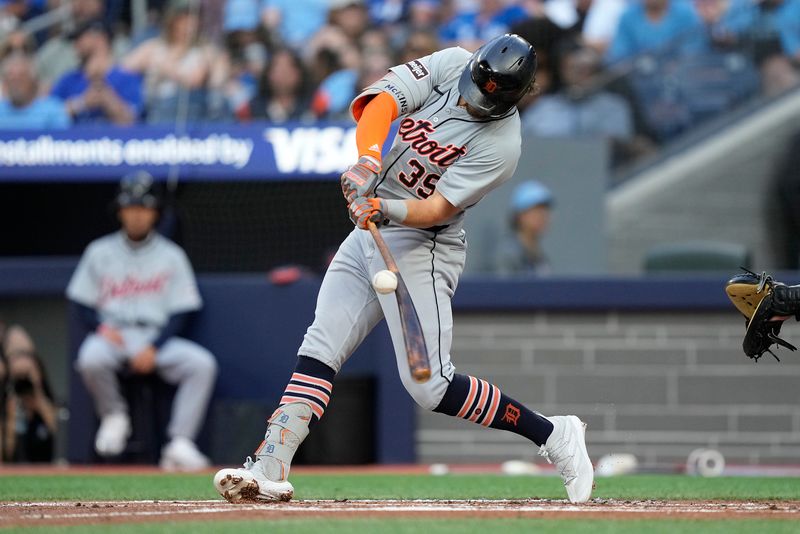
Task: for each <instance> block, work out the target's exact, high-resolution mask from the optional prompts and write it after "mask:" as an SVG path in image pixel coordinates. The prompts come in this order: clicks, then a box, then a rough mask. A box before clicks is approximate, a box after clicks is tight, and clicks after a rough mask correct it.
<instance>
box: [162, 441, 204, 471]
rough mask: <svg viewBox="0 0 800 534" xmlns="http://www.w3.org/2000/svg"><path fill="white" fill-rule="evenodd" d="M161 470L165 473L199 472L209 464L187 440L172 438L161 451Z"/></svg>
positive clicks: (195, 446)
mask: <svg viewBox="0 0 800 534" xmlns="http://www.w3.org/2000/svg"><path fill="white" fill-rule="evenodd" d="M160 465H161V469H164V470H166V471H201V470H203V469H206V468H207V467H208V466H209V465H211V462H210V461H209V460H208V458H207V457H206V456H205V455H204V454H203V453H202V452H200V451H199V450H198V449H197V445H195V444H194V442H193V441H192V440H190V439H188V438H180V437H178V438H173V439H172V441H170V442H169V443H167V444H166V445H165V446H164V448H163V449H162V450H161V462H160Z"/></svg>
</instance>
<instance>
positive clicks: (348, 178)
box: [339, 156, 381, 204]
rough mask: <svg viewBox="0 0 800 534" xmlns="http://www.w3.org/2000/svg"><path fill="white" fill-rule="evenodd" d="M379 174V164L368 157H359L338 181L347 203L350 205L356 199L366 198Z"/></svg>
mask: <svg viewBox="0 0 800 534" xmlns="http://www.w3.org/2000/svg"><path fill="white" fill-rule="evenodd" d="M380 172H381V164H380V162H379V161H378V160H376V159H375V158H373V157H370V156H361V157H360V158H358V161H357V162H356V164H355V165H351V166H350V167H348V169H347V170H346V171H344V173H342V177H341V178H340V180H339V181H340V182H341V184H342V194H343V195H344V198H345V199H346V200H347V203H348V204H350V203H351V202H353V200H355V198H356V197H365V196H367V193H368V192H369V191H370V189H371V188H372V184H373V183H374V182H375V179H376V178H377V177H378V174H380Z"/></svg>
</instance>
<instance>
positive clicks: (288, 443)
mask: <svg viewBox="0 0 800 534" xmlns="http://www.w3.org/2000/svg"><path fill="white" fill-rule="evenodd" d="M311 414H312V411H311V407H310V406H309V405H308V404H306V403H305V402H292V403H289V404H284V405H283V406H281V407H280V408H278V409H277V410H275V412H274V413H273V414H272V417H270V418H269V421H268V422H269V426H268V427H267V432H266V434H265V435H264V441H263V442H262V443H261V446H260V447H259V448H258V450H256V457H257V458H258V459H259V460H261V464H262V466H263V470H264V474H266V475H267V478H269V479H270V480H274V481H283V480H286V479H287V478H288V476H289V469H290V468H291V466H292V458H294V453H295V452H297V448H298V447H299V446H300V444H301V443H303V440H304V439H306V436H308V432H309V430H308V424H309V422H310V421H311Z"/></svg>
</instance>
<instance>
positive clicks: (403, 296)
mask: <svg viewBox="0 0 800 534" xmlns="http://www.w3.org/2000/svg"><path fill="white" fill-rule="evenodd" d="M367 227H368V228H369V232H370V234H372V238H373V239H374V240H375V246H377V247H378V251H379V252H380V253H381V256H382V257H383V261H384V263H386V268H387V269H389V270H390V271H392V272H393V273H394V274H395V276H397V289H395V296H396V297H397V306H398V308H399V309H400V323H401V324H402V325H403V340H404V342H405V347H406V357H407V358H408V367H409V369H410V370H411V378H413V379H414V380H415V381H417V382H427V381H428V379H429V378H430V377H431V364H430V361H429V359H428V348H427V347H426V346H425V336H424V335H423V333H422V325H421V324H420V322H419V315H417V309H416V308H415V307H414V302H413V301H412V300H411V295H410V294H409V292H408V288H407V287H406V283H405V282H404V281H403V277H402V276H401V274H400V270H399V269H398V268H397V263H396V262H395V261H394V257H393V256H392V253H391V251H390V250H389V247H388V246H387V245H386V241H384V240H383V236H382V235H381V232H380V230H378V227H377V226H375V223H373V222H372V221H369V222H368V223H367Z"/></svg>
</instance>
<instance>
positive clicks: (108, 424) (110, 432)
mask: <svg viewBox="0 0 800 534" xmlns="http://www.w3.org/2000/svg"><path fill="white" fill-rule="evenodd" d="M130 435H131V420H130V418H129V417H128V414H126V413H124V412H115V413H111V414H108V415H106V416H105V417H103V418H102V420H101V421H100V428H98V429H97V436H95V440H94V448H95V450H96V451H97V454H99V455H100V456H116V455H118V454H120V453H121V452H122V451H123V450H125V445H126V444H127V443H128V437H129V436H130Z"/></svg>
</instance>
